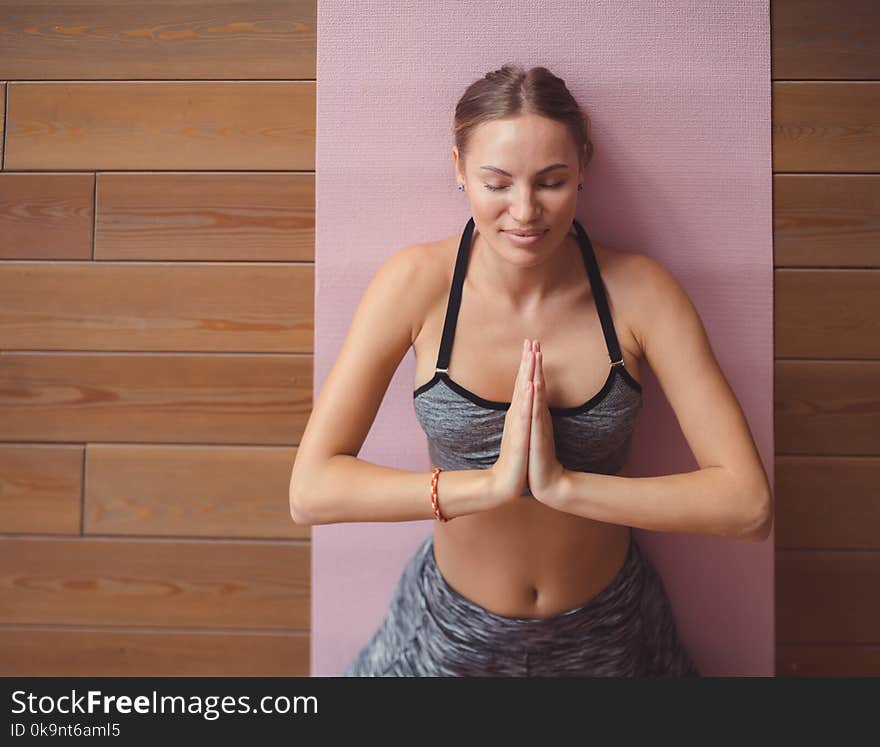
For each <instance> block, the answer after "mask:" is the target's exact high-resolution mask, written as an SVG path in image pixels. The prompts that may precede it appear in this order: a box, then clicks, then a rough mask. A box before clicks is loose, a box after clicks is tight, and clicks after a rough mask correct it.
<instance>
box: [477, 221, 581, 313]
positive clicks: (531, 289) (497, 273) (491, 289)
mask: <svg viewBox="0 0 880 747" xmlns="http://www.w3.org/2000/svg"><path fill="white" fill-rule="evenodd" d="M503 241H504V237H503V236H501V235H500V234H499V235H497V236H494V237H492V242H493V243H494V244H496V245H498V244H500V243H501V242H503ZM505 249H506V248H505ZM504 251H505V250H499V249H496V248H493V247H492V246H489V245H488V242H487V239H486V238H485V237H484V236H483V235H482V234H481V233H479V231H477V230H476V229H475V230H474V239H473V242H472V245H471V258H470V262H469V264H470V265H471V266H472V267H473V268H474V270H475V272H473V273H471V272H468V279H469V280H470V281H471V282H474V281H476V283H475V284H476V285H477V286H478V287H479V288H480V289H483V292H485V293H487V294H489V297H490V298H493V299H495V300H496V301H499V302H500V303H501V304H502V305H503V306H504V307H506V308H508V309H509V310H510V311H511V312H514V313H530V312H532V311H537V310H538V309H539V308H540V307H541V306H542V305H543V304H545V302H546V301H547V300H548V299H550V298H552V297H554V296H558V295H559V293H560V292H561V291H564V290H566V289H567V288H570V287H572V286H581V285H582V277H581V275H582V273H581V272H580V271H579V270H578V267H579V266H582V265H583V260H582V258H581V248H580V244H579V243H578V239H577V236H576V235H575V234H574V232H573V229H572V230H570V231H569V232H568V233H566V234H565V236H564V237H563V239H562V241H561V242H560V243H558V244H557V245H556V246H555V247H552V248H544V249H543V250H542V251H541V252H540V253H537V254H535V255H534V257H533V258H532V259H531V260H529V261H528V262H527V263H521V262H512V261H510V260H509V259H506V258H505V256H504V253H503V252H504ZM506 251H510V250H509V249H506ZM514 251H516V250H514ZM575 263H576V264H575ZM584 272H586V270H584Z"/></svg>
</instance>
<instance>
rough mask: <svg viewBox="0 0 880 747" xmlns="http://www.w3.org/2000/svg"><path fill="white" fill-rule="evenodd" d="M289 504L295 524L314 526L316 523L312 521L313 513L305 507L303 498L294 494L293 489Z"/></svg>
mask: <svg viewBox="0 0 880 747" xmlns="http://www.w3.org/2000/svg"><path fill="white" fill-rule="evenodd" d="M289 503H290V518H291V519H293V523H294V524H300V525H301V526H307V527H308V526H312V525H313V524H314V523H315V522H314V520H313V519H312V516H311V513H310V512H309V510H308V508H307V507H306V506H305V504H304V502H303V499H302V496H300V495H299V494H297V493H294V492H293V489H291V491H290V495H289Z"/></svg>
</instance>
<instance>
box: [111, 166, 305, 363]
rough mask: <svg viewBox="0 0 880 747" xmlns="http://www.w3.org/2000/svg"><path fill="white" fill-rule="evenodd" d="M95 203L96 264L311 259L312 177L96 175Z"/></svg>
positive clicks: (299, 292)
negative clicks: (127, 261) (101, 262)
mask: <svg viewBox="0 0 880 747" xmlns="http://www.w3.org/2000/svg"><path fill="white" fill-rule="evenodd" d="M96 203H97V215H96V218H95V259H100V260H131V259H136V260H168V261H174V260H188V261H196V260H202V261H207V260H240V261H247V262H264V261H279V262H312V263H314V261H315V175H314V174H292V173H277V174H266V173H253V174H247V173H234V174H223V173H220V174H217V173H209V174H205V173H185V174H151V173H135V174H131V173H123V174H120V173H110V174H107V173H100V174H98V176H97V194H96ZM313 288H314V282H313V280H312V279H311V278H309V280H308V282H307V284H306V287H305V288H298V287H293V288H291V294H292V296H291V297H285V298H284V299H283V300H284V301H285V302H287V303H288V304H289V303H290V302H296V301H297V300H298V299H299V298H303V299H304V300H305V301H308V300H310V299H311V298H312V295H313ZM310 313H311V310H310ZM310 349H311V347H310Z"/></svg>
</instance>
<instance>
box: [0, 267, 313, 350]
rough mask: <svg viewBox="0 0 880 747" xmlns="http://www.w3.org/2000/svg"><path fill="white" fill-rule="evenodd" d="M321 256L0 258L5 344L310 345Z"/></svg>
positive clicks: (100, 347) (24, 347)
mask: <svg viewBox="0 0 880 747" xmlns="http://www.w3.org/2000/svg"><path fill="white" fill-rule="evenodd" d="M314 277H315V267H314V265H313V264H303V265H293V264H277V263H274V264H273V263H266V264H260V263H234V264H233V263H230V264H221V263H210V264H183V263H159V262H62V263H49V262H10V263H0V287H2V288H3V294H2V295H0V335H2V339H3V348H4V350H34V349H36V350H91V351H119V350H138V351H187V352H188V351H195V350H205V351H229V352H244V351H254V352H261V353H262V352H291V353H310V352H312V349H313V346H314V304H315V301H314V294H315V280H314Z"/></svg>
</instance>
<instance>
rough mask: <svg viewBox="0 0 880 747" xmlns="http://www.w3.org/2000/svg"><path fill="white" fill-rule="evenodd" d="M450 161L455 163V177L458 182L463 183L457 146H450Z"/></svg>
mask: <svg viewBox="0 0 880 747" xmlns="http://www.w3.org/2000/svg"><path fill="white" fill-rule="evenodd" d="M452 163H453V164H454V165H455V178H456V181H457V182H458V183H459V184H464V174H462V173H461V164H460V163H459V158H458V146H457V145H453V146H452Z"/></svg>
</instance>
